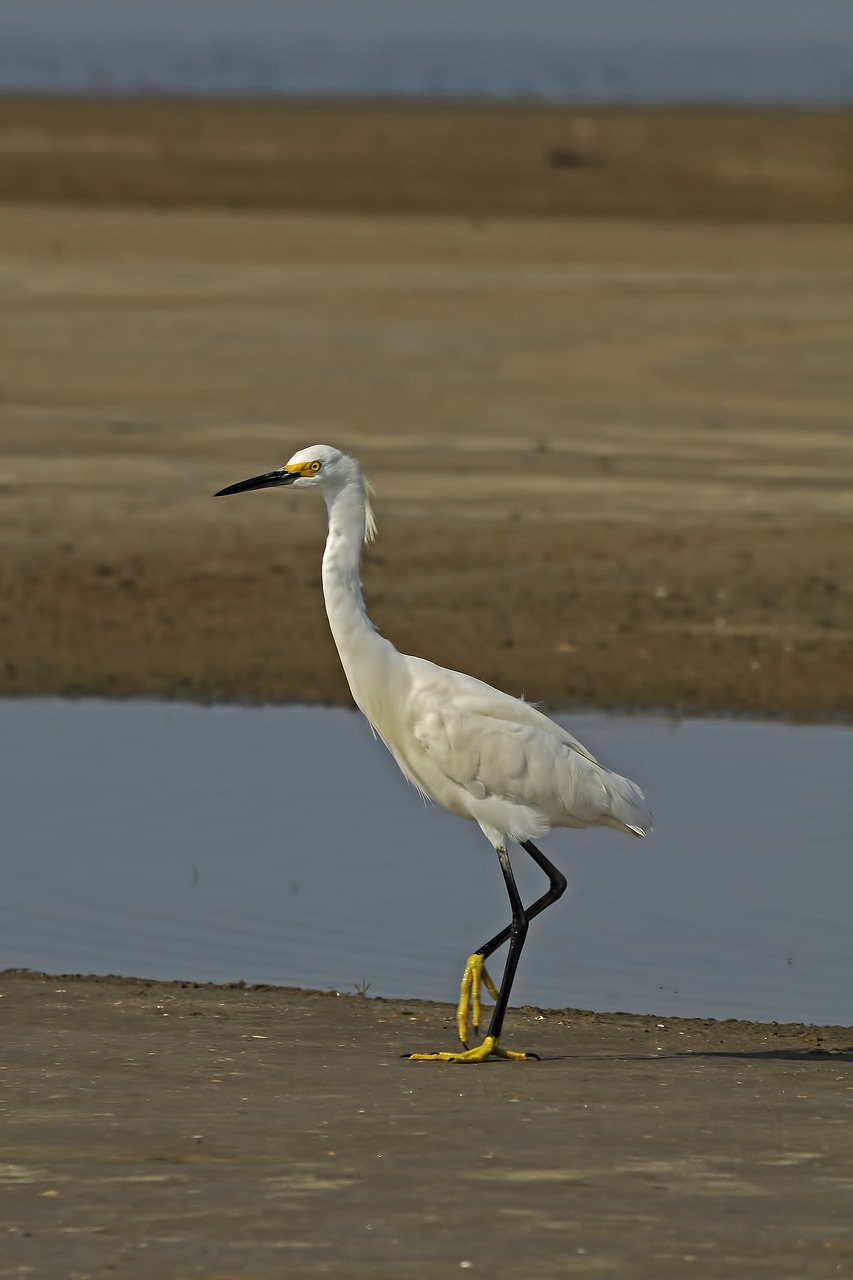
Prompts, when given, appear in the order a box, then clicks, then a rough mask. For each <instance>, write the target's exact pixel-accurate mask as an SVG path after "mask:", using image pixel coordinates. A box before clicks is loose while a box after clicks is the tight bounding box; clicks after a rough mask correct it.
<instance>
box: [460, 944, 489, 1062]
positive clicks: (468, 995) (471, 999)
mask: <svg viewBox="0 0 853 1280" xmlns="http://www.w3.org/2000/svg"><path fill="white" fill-rule="evenodd" d="M482 986H485V988H486V990H487V991H488V993H489V995H490V996H491V997H492V999H493V1000H497V998H498V992H497V987H496V986H495V984H494V983H493V982H492V980H491V978H490V977H489V975H488V973H487V972H486V962H485V960H484V958H483V956H481V955H480V954H479V953H475V954H474V955H473V956H469V957H468V959H467V960H466V962H465V972H464V973H463V974H462V985H461V987H460V988H459V1004H458V1005H457V1007H456V1026H457V1027H458V1028H459V1039H460V1040H461V1041H462V1043H463V1044H467V1043H468V1014H469V1013H470V1015H471V1026H472V1027H473V1028H474V1030H475V1031H479V1030H480V988H481V987H482Z"/></svg>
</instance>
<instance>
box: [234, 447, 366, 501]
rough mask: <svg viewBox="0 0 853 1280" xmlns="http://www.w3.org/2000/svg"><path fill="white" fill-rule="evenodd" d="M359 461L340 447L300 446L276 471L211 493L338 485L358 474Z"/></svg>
mask: <svg viewBox="0 0 853 1280" xmlns="http://www.w3.org/2000/svg"><path fill="white" fill-rule="evenodd" d="M358 469H359V468H358V463H357V462H356V461H355V459H354V458H348V457H347V455H346V454H345V453H341V451H340V449H333V448H332V446H331V445H330V444H314V445H311V446H310V447H309V448H308V449H300V450H299V452H298V453H294V455H293V457H292V458H291V459H290V461H289V462H285V464H284V466H283V467H276V469H275V471H266V472H265V473H264V474H263V475H261V476H252V477H251V479H249V480H239V481H238V482H237V484H230V485H228V487H227V488H226V489H220V490H219V492H218V493H216V494H214V497H216V498H223V497H226V496H227V495H228V494H230V493H246V492H247V491H248V490H250V489H272V488H276V487H278V486H281V485H296V486H297V487H298V488H299V489H322V490H329V489H332V488H337V487H338V486H339V485H341V484H343V483H345V482H346V481H347V480H348V479H350V478H351V477H352V475H353V473H356V474H357V473H358Z"/></svg>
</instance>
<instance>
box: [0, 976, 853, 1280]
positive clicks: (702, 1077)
mask: <svg viewBox="0 0 853 1280" xmlns="http://www.w3.org/2000/svg"><path fill="white" fill-rule="evenodd" d="M0 993H2V1006H3V1009H2V1017H3V1020H4V1024H5V1025H6V1027H9V1026H10V1025H11V1026H14V1029H15V1034H14V1036H10V1035H9V1034H8V1032H7V1033H6V1034H4V1048H3V1059H4V1067H5V1071H4V1074H3V1095H4V1099H5V1103H6V1106H7V1108H8V1111H7V1114H6V1117H5V1118H4V1122H3V1130H4V1143H3V1147H4V1156H3V1159H4V1161H5V1162H6V1163H5V1164H3V1165H0V1180H2V1182H3V1184H4V1188H3V1189H4V1192H5V1194H4V1196H3V1209H2V1214H3V1242H4V1243H3V1264H2V1265H3V1269H4V1272H5V1273H6V1274H9V1275H35V1276H57V1275H69V1276H105V1275H109V1274H116V1273H117V1274H120V1275H122V1276H128V1277H133V1278H134V1280H135V1278H136V1277H139V1278H140V1280H142V1278H143V1277H146V1278H147V1277H151V1278H152V1280H155V1278H156V1280H162V1277H164V1276H195V1275H197V1276H205V1277H211V1278H213V1277H216V1280H225V1278H226V1277H228V1278H229V1280H236V1278H237V1277H241V1278H246V1280H248V1278H249V1277H267V1276H269V1277H279V1276H282V1275H293V1276H336V1277H341V1280H343V1278H344V1277H346V1280H351V1278H353V1277H364V1278H367V1277H380V1276H388V1277H390V1276H402V1277H418V1278H421V1277H422V1278H423V1280H432V1277H434V1276H438V1275H455V1274H457V1273H458V1272H460V1271H470V1272H471V1273H472V1274H474V1275H476V1274H478V1273H483V1274H489V1275H496V1276H510V1275H514V1276H525V1277H528V1276H530V1277H551V1276H565V1275H580V1276H592V1275H601V1274H619V1275H631V1276H636V1277H638V1280H643V1278H644V1277H648V1278H649V1280H658V1278H659V1277H673V1278H675V1277H682V1276H684V1275H686V1274H690V1275H701V1276H709V1277H710V1276H713V1277H730V1276H733V1275H738V1276H763V1275H767V1276H773V1277H778V1276H797V1277H829V1276H836V1275H839V1274H840V1275H846V1274H847V1273H848V1271H849V1270H850V1268H851V1267H853V1231H851V1226H850V1187H851V1182H853V1154H852V1153H851V1148H850V1142H849V1113H850V1105H851V1097H853V1095H852V1094H851V1090H853V1074H851V1062H853V1035H851V1031H850V1030H849V1029H843V1028H835V1029H833V1028H822V1029H820V1030H816V1029H807V1028H802V1027H787V1026H772V1027H766V1026H758V1025H754V1024H750V1023H715V1022H700V1021H681V1020H674V1021H670V1020H666V1021H665V1022H664V1021H663V1020H661V1019H652V1018H638V1017H631V1016H628V1015H619V1014H613V1015H606V1016H596V1015H594V1014H587V1013H578V1012H576V1011H572V1010H563V1011H555V1010H547V1011H541V1012H540V1011H538V1010H533V1009H520V1010H512V1011H511V1012H510V1015H509V1017H508V1021H507V1027H506V1032H505V1034H506V1038H507V1043H509V1042H510V1041H511V1042H512V1043H515V1044H517V1045H519V1046H522V1045H523V1046H525V1047H527V1048H530V1049H535V1050H536V1051H537V1052H538V1053H540V1054H541V1055H542V1060H541V1061H540V1062H529V1063H509V1062H494V1063H491V1064H488V1065H487V1066H485V1067H480V1068H466V1067H458V1066H444V1065H437V1064H434V1063H414V1062H408V1061H404V1060H402V1059H401V1058H400V1056H399V1055H400V1053H401V1052H404V1051H411V1050H413V1049H418V1050H420V1049H425V1050H430V1049H433V1048H436V1047H442V1046H444V1045H446V1044H450V1043H451V1041H452V1031H451V1026H450V1020H449V1017H448V1013H449V1011H448V1010H447V1008H445V1007H441V1006H435V1005H429V1004H419V1003H410V1004H407V1003H404V1002H401V1001H382V1000H371V999H363V998H360V997H357V996H335V995H321V994H310V993H306V992H297V991H287V990H272V989H268V988H262V989H258V988H255V989H239V988H234V987H229V988H223V987H209V986H205V987H193V986H181V985H178V984H164V983H144V982H133V981H121V980H118V979H106V980H101V981H97V982H94V981H81V980H78V979H70V980H69V979H66V978H43V977H39V976H36V975H26V976H20V975H11V974H4V975H0Z"/></svg>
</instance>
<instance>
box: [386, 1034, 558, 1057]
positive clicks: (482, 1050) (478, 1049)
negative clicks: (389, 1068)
mask: <svg viewBox="0 0 853 1280" xmlns="http://www.w3.org/2000/svg"><path fill="white" fill-rule="evenodd" d="M409 1057H410V1058H411V1059H413V1061H415V1062H485V1061H486V1058H509V1059H511V1061H512V1062H526V1061H527V1059H528V1058H535V1057H536V1054H535V1053H513V1052H512V1050H511V1049H499V1048H498V1042H497V1040H495V1039H494V1037H493V1036H486V1038H485V1040H484V1041H483V1043H482V1044H478V1045H476V1046H475V1048H473V1049H460V1050H459V1052H458V1053H410V1054H409Z"/></svg>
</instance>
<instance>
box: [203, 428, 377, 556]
mask: <svg viewBox="0 0 853 1280" xmlns="http://www.w3.org/2000/svg"><path fill="white" fill-rule="evenodd" d="M283 485H289V486H291V487H293V488H296V489H318V490H319V491H320V492H321V493H322V494H323V495H324V497H325V499H326V502H327V504H331V503H332V501H333V500H334V498H335V496H336V495H337V494H339V493H340V491H341V490H342V489H344V488H346V486H347V485H358V486H359V489H360V492H361V494H362V495H363V499H364V522H365V525H364V535H365V539H366V540H367V541H370V540H371V539H372V538H373V537H374V535H375V533H376V522H375V520H374V518H373V512H372V510H371V507H370V486H369V485H368V483H367V481H366V479H365V478H364V476H363V475H362V472H361V467H360V466H359V465H358V463H357V462H356V460H355V458H350V457H349V456H348V455H347V454H345V453H341V451H340V449H334V448H332V446H331V445H330V444H312V445H310V446H309V448H307V449H300V450H299V451H298V453H294V455H293V457H292V458H291V459H290V461H289V462H285V464H284V466H283V467H277V468H276V469H275V471H266V472H264V474H263V475H261V476H252V477H251V479H249V480H238V482H237V483H236V484H229V485H228V487H227V488H225V489H220V490H219V491H218V493H215V494H214V495H213V496H214V497H215V498H223V497H226V496H227V495H228V494H230V493H246V492H248V491H249V490H250V489H273V488H278V487H281V486H283Z"/></svg>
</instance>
